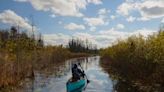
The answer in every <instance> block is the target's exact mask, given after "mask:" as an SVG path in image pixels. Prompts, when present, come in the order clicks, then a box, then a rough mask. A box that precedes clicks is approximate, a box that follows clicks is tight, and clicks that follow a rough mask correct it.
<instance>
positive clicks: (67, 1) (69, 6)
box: [15, 0, 102, 17]
mask: <svg viewBox="0 0 164 92" xmlns="http://www.w3.org/2000/svg"><path fill="white" fill-rule="evenodd" d="M15 1H17V2H29V3H31V5H32V6H33V7H34V8H35V9H36V10H39V11H50V12H51V13H53V14H55V15H60V16H75V17H82V16H83V14H82V13H81V12H80V10H81V9H86V6H87V5H88V4H89V3H93V4H102V2H101V0H15Z"/></svg>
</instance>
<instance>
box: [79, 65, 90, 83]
mask: <svg viewBox="0 0 164 92" xmlns="http://www.w3.org/2000/svg"><path fill="white" fill-rule="evenodd" d="M78 65H79V66H80V67H81V64H80V63H79V64H78ZM81 69H82V71H83V73H84V75H85V77H86V79H87V83H90V80H88V77H87V75H86V74H85V72H84V69H83V68H82V67H81Z"/></svg>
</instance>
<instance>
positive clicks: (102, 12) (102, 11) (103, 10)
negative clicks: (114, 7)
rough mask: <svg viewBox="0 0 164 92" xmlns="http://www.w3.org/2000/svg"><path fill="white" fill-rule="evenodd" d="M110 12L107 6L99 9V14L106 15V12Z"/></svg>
mask: <svg viewBox="0 0 164 92" xmlns="http://www.w3.org/2000/svg"><path fill="white" fill-rule="evenodd" d="M109 12H110V10H107V9H105V8H102V9H99V11H98V14H99V15H104V14H107V13H109Z"/></svg>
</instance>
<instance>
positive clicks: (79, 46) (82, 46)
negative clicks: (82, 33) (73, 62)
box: [67, 39, 98, 54]
mask: <svg viewBox="0 0 164 92" xmlns="http://www.w3.org/2000/svg"><path fill="white" fill-rule="evenodd" d="M67 48H68V49H69V50H70V51H71V52H75V53H91V54H96V53H97V52H98V50H97V46H96V45H95V44H92V43H91V42H89V41H88V40H87V39H86V40H85V41H84V40H81V39H71V40H69V42H68V46H67Z"/></svg>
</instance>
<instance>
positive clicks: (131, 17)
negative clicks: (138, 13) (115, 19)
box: [126, 16, 136, 22]
mask: <svg viewBox="0 0 164 92" xmlns="http://www.w3.org/2000/svg"><path fill="white" fill-rule="evenodd" d="M126 20H127V21H128V22H133V21H135V20H136V18H135V17H133V16H129V17H128V18H127V19H126Z"/></svg>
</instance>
